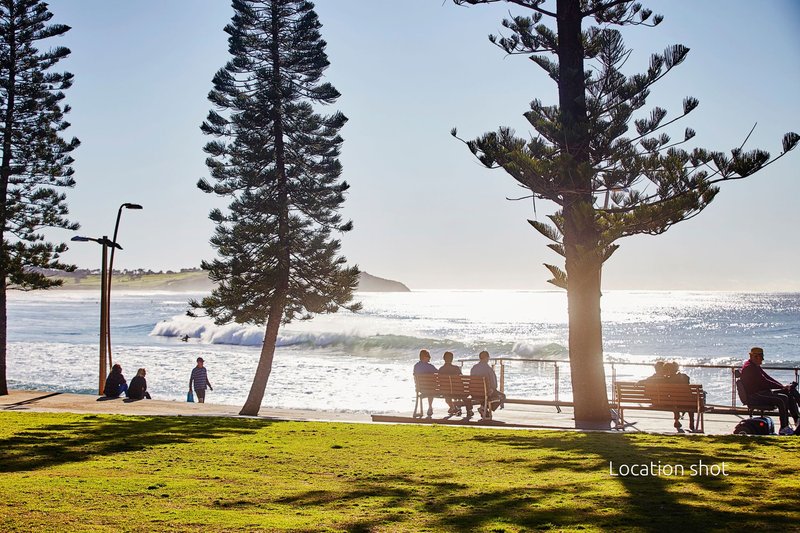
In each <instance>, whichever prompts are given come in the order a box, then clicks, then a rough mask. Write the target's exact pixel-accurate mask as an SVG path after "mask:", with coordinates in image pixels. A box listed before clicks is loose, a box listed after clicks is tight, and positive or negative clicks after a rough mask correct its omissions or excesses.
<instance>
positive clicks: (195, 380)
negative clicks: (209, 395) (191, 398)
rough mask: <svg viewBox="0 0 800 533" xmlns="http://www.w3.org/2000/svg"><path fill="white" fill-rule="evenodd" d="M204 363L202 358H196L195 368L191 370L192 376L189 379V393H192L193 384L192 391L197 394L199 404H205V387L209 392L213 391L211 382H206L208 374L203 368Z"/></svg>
mask: <svg viewBox="0 0 800 533" xmlns="http://www.w3.org/2000/svg"><path fill="white" fill-rule="evenodd" d="M204 362H205V361H203V358H202V357H198V358H197V366H196V367H194V368H193V369H192V375H191V376H190V377H189V392H192V384H194V390H195V392H196V393H197V401H198V402H200V403H205V400H206V387H208V388H209V389H210V390H214V387H212V386H211V382H209V381H208V372H207V371H206V369H205V367H204V366H203V363H204Z"/></svg>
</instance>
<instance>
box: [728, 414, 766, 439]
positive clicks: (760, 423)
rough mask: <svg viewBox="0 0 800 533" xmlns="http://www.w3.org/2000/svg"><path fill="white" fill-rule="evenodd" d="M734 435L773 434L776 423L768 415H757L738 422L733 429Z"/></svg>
mask: <svg viewBox="0 0 800 533" xmlns="http://www.w3.org/2000/svg"><path fill="white" fill-rule="evenodd" d="M733 434H734V435H773V434H775V424H773V423H772V419H771V418H770V417H768V416H756V417H753V418H748V419H747V420H742V421H741V422H739V423H738V424H736V428H735V429H734V430H733Z"/></svg>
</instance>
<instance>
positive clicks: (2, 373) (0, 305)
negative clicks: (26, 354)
mask: <svg viewBox="0 0 800 533" xmlns="http://www.w3.org/2000/svg"><path fill="white" fill-rule="evenodd" d="M5 280H6V278H5V275H4V274H2V273H0V396H5V395H6V394H8V383H7V382H6V353H7V352H8V349H7V346H6V341H7V340H8V339H7V336H8V335H7V329H8V328H7V326H8V314H7V311H6V281H5Z"/></svg>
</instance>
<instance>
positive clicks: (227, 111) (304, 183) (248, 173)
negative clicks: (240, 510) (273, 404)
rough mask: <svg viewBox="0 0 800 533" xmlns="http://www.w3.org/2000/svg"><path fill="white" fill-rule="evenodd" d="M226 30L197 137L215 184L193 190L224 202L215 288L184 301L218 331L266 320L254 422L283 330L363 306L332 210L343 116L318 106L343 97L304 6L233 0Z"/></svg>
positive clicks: (339, 186) (338, 187) (338, 189)
mask: <svg viewBox="0 0 800 533" xmlns="http://www.w3.org/2000/svg"><path fill="white" fill-rule="evenodd" d="M232 6H233V10H234V16H233V18H232V20H231V23H230V24H228V25H227V26H226V27H225V32H226V33H228V35H229V38H228V43H229V51H230V53H231V56H233V58H232V59H231V60H230V61H229V62H228V63H227V64H226V65H225V67H223V68H222V69H221V70H219V71H218V72H217V74H216V75H215V76H214V79H213V85H214V88H213V90H212V91H211V92H210V93H209V100H210V101H211V102H212V103H213V104H214V105H215V106H216V108H217V109H218V110H212V111H210V112H209V114H208V118H207V120H206V121H205V122H204V123H203V125H202V131H203V132H204V133H205V134H207V135H211V136H214V137H216V140H214V141H211V142H209V143H208V144H207V145H206V147H205V151H206V153H207V154H208V155H209V157H208V158H207V159H206V164H207V166H208V168H209V173H210V176H211V179H212V180H213V184H212V183H211V182H210V181H209V180H207V179H201V180H200V181H199V182H198V187H199V188H200V189H201V190H203V191H205V192H207V193H212V194H217V195H220V196H224V197H230V198H231V199H232V200H231V203H230V205H229V206H228V209H227V211H225V212H223V211H222V210H220V209H215V210H213V211H212V212H211V214H210V218H211V220H213V221H214V222H215V223H216V224H217V227H216V230H215V233H214V236H213V237H212V239H211V244H212V246H213V247H214V248H215V249H216V250H217V253H218V258H216V259H214V260H213V261H210V262H207V261H204V262H203V263H202V267H203V269H204V270H207V271H208V272H209V277H210V278H211V280H212V281H215V282H217V284H218V285H217V288H215V289H214V291H213V292H212V293H211V295H210V296H208V297H206V298H203V299H202V300H201V301H199V302H197V301H192V302H190V304H191V305H192V307H193V308H194V309H202V310H203V311H204V312H205V313H206V314H207V315H208V316H209V317H211V318H213V319H214V321H215V322H216V323H217V324H225V323H230V322H237V323H241V324H248V323H249V324H258V325H262V324H266V325H265V333H264V344H263V347H262V349H261V355H260V358H259V362H258V366H257V368H256V372H255V377H254V379H253V384H252V386H251V388H250V393H249V395H248V397H247V400H246V402H245V404H244V406H243V407H242V409H241V414H243V415H256V414H258V411H259V409H260V407H261V402H262V400H263V397H264V392H265V390H266V386H267V382H268V380H269V376H270V373H271V370H272V361H273V357H274V354H275V344H276V341H277V337H278V331H279V329H280V326H281V324H282V323H284V324H285V323H288V322H290V321H291V320H293V319H296V318H300V319H307V318H311V316H313V315H314V314H317V313H332V312H336V311H337V310H339V309H340V308H343V307H344V308H346V309H349V310H352V311H357V310H358V309H360V304H359V303H353V291H354V290H355V288H356V286H357V284H358V274H359V271H358V268H357V267H355V266H353V267H348V266H347V265H346V259H345V258H344V257H343V256H341V255H339V250H340V242H339V240H337V239H335V238H333V237H332V233H333V232H347V231H350V230H351V229H352V223H351V222H350V221H344V220H343V219H342V217H341V215H340V214H339V210H340V208H341V206H342V203H343V202H344V194H345V192H346V191H347V189H348V188H349V186H348V184H347V183H346V182H345V181H342V180H341V179H340V177H341V172H342V167H341V164H340V162H339V153H340V146H341V144H342V138H341V137H340V136H339V130H340V129H341V127H342V126H343V125H344V123H345V122H346V121H347V118H346V117H345V116H344V115H343V114H342V113H339V112H336V113H333V114H331V115H321V114H318V113H317V112H316V111H315V108H314V106H315V105H327V104H332V103H334V102H335V101H336V100H337V98H338V97H339V92H338V91H337V90H336V89H335V88H334V87H333V86H332V85H331V84H330V83H325V82H323V81H322V77H323V73H324V71H325V69H326V68H327V67H328V65H329V62H328V58H327V56H326V54H325V46H326V43H325V41H324V40H323V39H322V37H321V35H320V28H321V24H320V22H319V20H318V18H317V14H316V13H315V11H314V5H313V4H312V3H311V2H307V1H303V0H233V2H232Z"/></svg>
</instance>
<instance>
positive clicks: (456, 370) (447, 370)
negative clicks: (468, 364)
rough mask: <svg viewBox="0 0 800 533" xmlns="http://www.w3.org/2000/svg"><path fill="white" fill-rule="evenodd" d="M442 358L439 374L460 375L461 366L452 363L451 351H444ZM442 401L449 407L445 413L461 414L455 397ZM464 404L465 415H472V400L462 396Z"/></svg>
mask: <svg viewBox="0 0 800 533" xmlns="http://www.w3.org/2000/svg"><path fill="white" fill-rule="evenodd" d="M442 359H444V364H443V365H442V366H440V367H439V374H440V375H443V376H460V375H461V367H459V366H456V365H454V364H453V352H444V355H443V356H442ZM444 401H446V402H447V405H448V406H449V407H450V409H448V411H447V414H449V415H456V416H461V407H460V406H459V405H458V402H457V401H456V400H455V399H453V398H445V399H444ZM464 406H465V407H466V408H467V417H470V416H472V415H473V412H472V401H470V399H469V398H464Z"/></svg>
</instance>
